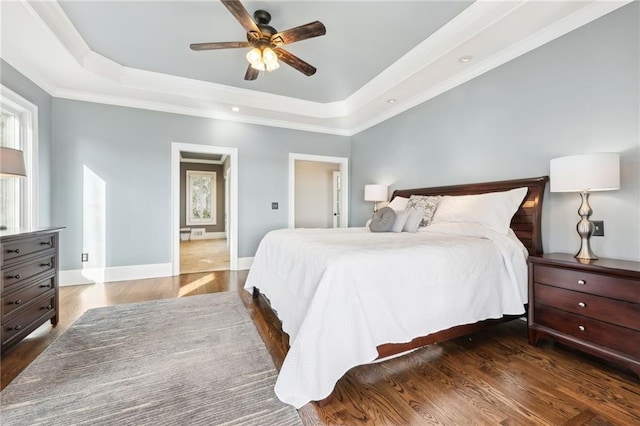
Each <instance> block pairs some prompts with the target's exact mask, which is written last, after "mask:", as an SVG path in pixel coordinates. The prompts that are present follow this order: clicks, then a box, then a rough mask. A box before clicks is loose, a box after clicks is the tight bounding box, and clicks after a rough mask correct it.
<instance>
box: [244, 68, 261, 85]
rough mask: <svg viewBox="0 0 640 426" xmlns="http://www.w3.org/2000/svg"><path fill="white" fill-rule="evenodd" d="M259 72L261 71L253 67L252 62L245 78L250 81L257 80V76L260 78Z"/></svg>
mask: <svg viewBox="0 0 640 426" xmlns="http://www.w3.org/2000/svg"><path fill="white" fill-rule="evenodd" d="M258 74H260V71H258V70H257V69H255V68H253V67H252V66H251V64H249V67H248V68H247V72H246V73H245V74H244V79H245V80H248V81H251V80H255V79H256V78H258Z"/></svg>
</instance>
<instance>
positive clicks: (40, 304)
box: [2, 290, 56, 345]
mask: <svg viewBox="0 0 640 426" xmlns="http://www.w3.org/2000/svg"><path fill="white" fill-rule="evenodd" d="M20 311H21V312H20V313H19V314H18V315H16V316H15V317H13V318H11V319H9V320H6V321H2V345H6V344H7V343H9V341H10V340H13V339H14V338H17V337H18V335H26V334H29V333H31V332H32V331H33V330H35V329H36V328H38V327H39V326H40V325H42V323H43V322H44V321H46V319H48V318H51V317H52V316H54V315H55V313H56V311H55V291H54V290H51V292H50V293H49V296H46V295H43V297H40V298H39V299H36V300H34V301H32V303H31V304H30V305H29V306H24V307H23V308H22V309H21V310H20Z"/></svg>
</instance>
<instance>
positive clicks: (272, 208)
mask: <svg viewBox="0 0 640 426" xmlns="http://www.w3.org/2000/svg"><path fill="white" fill-rule="evenodd" d="M271 210H278V203H276V202H275V201H274V202H273V203H271Z"/></svg>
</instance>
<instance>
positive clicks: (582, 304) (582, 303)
mask: <svg viewBox="0 0 640 426" xmlns="http://www.w3.org/2000/svg"><path fill="white" fill-rule="evenodd" d="M578 306H580V307H581V308H585V307H586V306H587V304H586V303H584V302H578Z"/></svg>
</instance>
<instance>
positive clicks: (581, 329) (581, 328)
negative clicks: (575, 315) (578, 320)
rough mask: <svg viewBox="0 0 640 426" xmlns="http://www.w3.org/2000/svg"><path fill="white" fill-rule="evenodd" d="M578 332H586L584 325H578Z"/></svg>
mask: <svg viewBox="0 0 640 426" xmlns="http://www.w3.org/2000/svg"><path fill="white" fill-rule="evenodd" d="M578 330H580V331H585V330H586V328H584V325H579V326H578Z"/></svg>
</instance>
